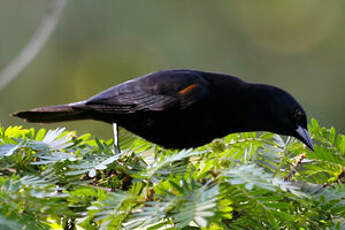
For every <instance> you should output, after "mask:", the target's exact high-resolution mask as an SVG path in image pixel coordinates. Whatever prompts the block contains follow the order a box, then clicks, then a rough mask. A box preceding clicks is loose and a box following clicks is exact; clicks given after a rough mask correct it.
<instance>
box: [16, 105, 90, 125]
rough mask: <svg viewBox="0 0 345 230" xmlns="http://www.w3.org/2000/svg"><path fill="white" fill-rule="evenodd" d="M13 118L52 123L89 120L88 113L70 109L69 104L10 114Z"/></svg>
mask: <svg viewBox="0 0 345 230" xmlns="http://www.w3.org/2000/svg"><path fill="white" fill-rule="evenodd" d="M12 116H14V117H20V118H23V119H24V120H25V121H26V122H36V123H53V122H61V121H74V120H82V119H90V118H91V115H90V113H88V112H86V111H85V110H82V109H78V108H75V107H72V106H71V104H65V105H56V106H48V107H41V108H35V109H31V110H27V111H20V112H17V113H14V114H12Z"/></svg>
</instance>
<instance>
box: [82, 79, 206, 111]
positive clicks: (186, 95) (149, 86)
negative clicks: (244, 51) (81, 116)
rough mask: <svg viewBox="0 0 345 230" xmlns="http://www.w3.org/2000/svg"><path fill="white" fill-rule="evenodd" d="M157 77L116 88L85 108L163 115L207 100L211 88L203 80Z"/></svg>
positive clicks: (93, 99) (126, 83)
mask: <svg viewBox="0 0 345 230" xmlns="http://www.w3.org/2000/svg"><path fill="white" fill-rule="evenodd" d="M158 73H159V74H158ZM158 73H154V74H151V75H149V76H145V77H143V78H139V79H136V80H133V81H128V82H125V83H123V84H120V85H117V86H114V87H112V88H110V89H108V90H106V91H104V92H101V93H100V94H98V95H96V96H94V97H92V98H90V99H89V100H87V101H86V104H85V106H86V107H87V108H91V109H94V110H96V111H99V112H104V113H124V114H126V113H134V112H137V111H163V110H169V109H171V108H177V109H183V108H186V107H189V106H190V105H192V104H194V103H195V102H198V101H201V100H203V99H204V98H206V97H207V96H208V93H209V90H208V86H207V84H206V83H205V80H203V79H202V78H200V77H195V76H191V75H188V74H187V75H186V74H185V73H184V74H182V73H175V74H174V73H168V74H164V73H163V74H162V73H160V72H158Z"/></svg>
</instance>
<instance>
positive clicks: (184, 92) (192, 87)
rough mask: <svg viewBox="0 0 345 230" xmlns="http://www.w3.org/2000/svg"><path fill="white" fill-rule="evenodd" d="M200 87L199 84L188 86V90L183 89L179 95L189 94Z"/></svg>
mask: <svg viewBox="0 0 345 230" xmlns="http://www.w3.org/2000/svg"><path fill="white" fill-rule="evenodd" d="M198 85H199V84H191V85H189V86H187V87H186V88H184V89H181V90H180V91H178V94H180V95H184V94H186V93H188V92H189V91H191V90H192V89H194V88H196V87H198Z"/></svg>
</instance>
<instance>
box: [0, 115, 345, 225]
mask: <svg viewBox="0 0 345 230" xmlns="http://www.w3.org/2000/svg"><path fill="white" fill-rule="evenodd" d="M309 129H310V131H311V135H312V138H313V141H314V143H315V152H310V151H309V150H308V149H306V148H305V146H303V144H301V143H300V142H299V141H296V140H295V139H293V138H282V137H280V136H279V135H275V134H271V133H242V134H231V135H229V136H227V137H225V138H223V139H218V140H216V141H214V142H213V143H211V144H209V145H206V146H203V147H200V148H198V149H187V150H181V151H173V150H165V149H162V148H160V147H158V146H155V145H152V144H150V143H148V142H146V141H144V140H141V139H135V138H134V137H132V136H127V137H126V140H122V141H121V143H124V144H123V145H122V146H123V148H125V150H124V151H122V152H121V153H115V152H114V151H113V147H112V140H109V141H104V140H99V139H91V138H90V137H91V135H89V134H86V135H83V136H80V137H78V136H76V135H75V133H73V132H68V131H65V130H64V129H56V130H54V131H51V130H50V131H46V130H43V129H41V130H38V131H35V130H33V129H22V128H21V127H8V128H7V129H5V128H0V166H1V167H0V229H91V230H92V229H128V230H129V229H149V230H155V229H344V226H345V183H344V182H345V136H344V135H342V134H338V135H337V134H336V131H335V129H334V128H333V127H332V128H330V129H326V128H324V127H320V125H319V124H318V123H317V121H316V120H312V123H311V125H310V126H309Z"/></svg>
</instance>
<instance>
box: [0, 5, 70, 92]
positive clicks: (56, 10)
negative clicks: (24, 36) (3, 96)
mask: <svg viewBox="0 0 345 230" xmlns="http://www.w3.org/2000/svg"><path fill="white" fill-rule="evenodd" d="M67 2H68V0H53V1H52V5H51V8H50V10H49V11H48V14H47V15H46V16H45V17H44V18H43V20H42V21H41V24H40V25H39V27H38V28H37V30H36V32H35V33H34V35H33V36H32V38H31V40H30V41H29V43H27V45H26V46H25V47H24V49H23V50H22V51H21V53H20V54H19V55H18V56H17V57H15V58H14V59H13V60H12V62H11V63H10V64H9V65H8V66H7V67H5V68H4V69H3V70H2V72H0V91H1V90H2V89H4V88H5V87H6V86H7V85H8V84H9V83H10V82H11V81H13V80H14V79H15V78H16V77H17V76H18V75H19V73H21V72H22V71H23V70H24V68H25V67H26V66H27V65H28V64H29V63H30V62H31V61H32V60H33V59H34V58H35V56H36V55H37V54H38V53H39V52H40V50H41V49H42V48H43V46H44V44H45V43H46V42H47V40H48V39H49V37H50V35H51V34H52V32H53V31H54V29H55V27H56V25H57V23H58V21H59V19H60V16H61V14H62V12H63V9H64V8H65V6H66V4H67Z"/></svg>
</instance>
